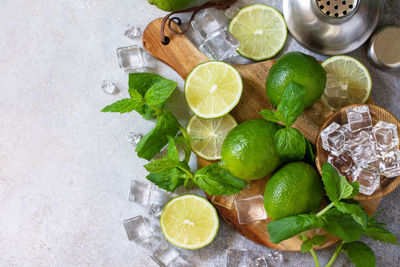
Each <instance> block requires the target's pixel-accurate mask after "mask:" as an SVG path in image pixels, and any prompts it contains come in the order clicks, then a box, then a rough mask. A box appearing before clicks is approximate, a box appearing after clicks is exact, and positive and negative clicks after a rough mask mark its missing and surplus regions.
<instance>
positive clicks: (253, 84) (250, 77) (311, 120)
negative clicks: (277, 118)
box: [143, 19, 380, 251]
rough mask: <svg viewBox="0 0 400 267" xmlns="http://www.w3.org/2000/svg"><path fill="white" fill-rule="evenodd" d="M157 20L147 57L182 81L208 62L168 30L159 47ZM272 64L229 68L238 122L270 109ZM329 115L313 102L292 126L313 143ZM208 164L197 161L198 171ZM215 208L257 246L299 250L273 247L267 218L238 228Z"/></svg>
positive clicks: (293, 244)
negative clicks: (239, 84)
mask: <svg viewBox="0 0 400 267" xmlns="http://www.w3.org/2000/svg"><path fill="white" fill-rule="evenodd" d="M161 21H162V19H156V20H154V21H152V22H151V23H150V24H149V25H148V26H147V28H146V30H145V31H144V32H143V47H144V48H145V49H146V50H147V52H149V53H150V54H151V55H153V56H154V57H156V58H158V59H159V60H161V61H163V62H164V63H166V64H168V65H169V66H170V67H172V68H173V69H174V70H175V71H176V72H177V73H178V74H179V75H180V76H181V77H182V78H183V79H186V77H187V76H188V75H189V73H190V72H191V71H192V69H193V68H194V67H196V66H197V65H198V64H200V63H202V62H205V61H208V60H209V59H208V58H207V57H206V56H205V55H204V54H203V53H201V52H200V51H199V50H198V49H197V47H196V46H194V45H193V44H192V42H191V41H190V40H189V39H188V38H187V37H186V36H185V35H176V34H174V33H173V32H172V31H170V30H169V29H168V27H166V29H165V34H166V35H167V36H168V37H169V39H170V42H169V44H168V45H163V44H162V43H161V42H160V27H161ZM172 27H175V28H176V29H179V26H178V25H176V24H175V23H172ZM274 62H275V61H274V60H267V61H263V62H259V63H254V64H248V65H233V66H234V67H235V68H236V69H237V70H238V71H239V73H240V76H241V77H242V80H243V93H242V97H241V100H240V102H239V104H238V105H237V106H236V107H235V108H234V109H233V110H232V112H231V114H232V115H233V116H234V117H235V119H236V120H237V122H238V123H241V122H243V121H246V120H250V119H254V118H260V117H261V116H260V114H259V112H260V111H261V110H262V109H273V107H272V105H271V103H270V102H269V100H268V98H267V95H266V92H265V82H266V79H267V76H268V72H269V70H270V68H271V66H272V65H273V63H274ZM331 114H332V111H330V110H329V109H328V108H327V107H326V106H325V105H324V104H323V103H322V102H321V101H317V103H315V104H314V105H313V106H312V107H311V108H309V109H308V110H305V111H304V112H303V114H302V115H300V116H299V118H298V119H297V120H296V122H295V123H294V124H293V127H294V128H296V129H298V130H299V131H301V132H302V134H303V135H304V136H305V137H306V138H307V139H308V140H310V141H311V142H312V143H313V144H315V141H316V139H317V135H318V131H319V128H320V126H321V125H322V124H323V123H324V122H325V120H326V119H327V118H328V117H329V116H330V115H331ZM210 163H211V162H208V161H205V160H203V159H201V158H198V165H199V168H201V167H204V166H205V165H206V164H210ZM267 181H268V178H264V179H261V180H257V181H251V182H250V186H249V188H246V189H245V190H243V191H242V192H240V193H239V194H238V195H237V198H239V199H241V198H247V197H251V196H255V195H260V194H263V192H264V188H265V184H266V183H267ZM208 198H209V199H210V200H211V199H212V196H208ZM379 202H380V198H376V199H373V200H368V201H361V204H362V205H363V206H364V208H365V209H366V210H367V212H368V213H369V214H371V213H373V212H374V211H375V210H376V208H377V207H378V205H379ZM214 205H215V204H214ZM215 207H216V209H217V210H218V213H219V215H220V216H221V218H222V219H223V220H224V221H225V222H226V223H228V224H229V225H230V226H231V227H232V228H233V229H234V230H235V231H237V232H238V233H240V234H241V235H243V236H244V237H246V238H248V239H250V240H252V241H254V242H256V243H258V244H260V245H263V246H266V247H270V248H274V249H279V250H287V251H299V250H300V245H301V241H300V240H299V239H298V238H297V237H294V238H291V239H288V240H285V241H283V242H281V243H280V244H273V243H272V242H271V241H270V240H269V234H268V231H267V224H268V223H269V222H270V221H271V220H270V219H267V220H262V221H257V222H252V223H248V224H243V225H240V224H239V223H238V219H237V213H236V210H235V209H234V208H230V209H227V208H224V207H221V206H218V205H215ZM317 232H318V234H321V233H323V232H322V230H317V231H308V232H307V234H308V235H310V236H311V235H313V234H315V233H317ZM327 236H328V237H329V239H328V241H327V242H326V243H325V244H324V245H323V246H321V247H318V248H325V247H328V246H330V245H332V244H334V243H336V242H337V241H338V240H339V239H338V238H336V237H333V236H330V235H327Z"/></svg>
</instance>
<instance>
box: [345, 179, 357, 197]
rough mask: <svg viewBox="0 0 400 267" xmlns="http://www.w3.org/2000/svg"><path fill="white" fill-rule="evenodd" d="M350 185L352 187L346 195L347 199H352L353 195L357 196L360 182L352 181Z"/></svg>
mask: <svg viewBox="0 0 400 267" xmlns="http://www.w3.org/2000/svg"><path fill="white" fill-rule="evenodd" d="M350 185H351V186H352V187H353V192H352V193H351V195H350V196H348V197H347V199H352V198H353V197H355V196H357V195H358V192H359V191H360V183H359V182H358V181H355V182H352V183H351V184H350Z"/></svg>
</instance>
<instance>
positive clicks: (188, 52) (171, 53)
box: [143, 18, 209, 79]
mask: <svg viewBox="0 0 400 267" xmlns="http://www.w3.org/2000/svg"><path fill="white" fill-rule="evenodd" d="M161 22H162V18H159V19H156V20H153V21H152V22H150V24H149V25H148V26H147V28H146V29H145V31H144V32H143V47H144V48H145V49H146V50H147V51H148V52H149V53H150V54H151V55H152V56H153V57H155V58H157V59H159V60H161V61H162V62H164V63H166V64H168V65H169V66H170V67H172V68H173V69H174V70H175V71H176V72H177V73H178V74H179V75H180V76H181V77H182V78H183V79H186V77H187V76H188V75H189V73H190V72H191V71H192V70H193V68H194V67H196V66H197V65H198V64H200V63H202V62H205V61H208V60H209V58H208V57H207V56H205V55H204V54H203V53H201V52H200V51H199V50H198V49H197V47H196V46H195V45H194V44H193V43H192V42H191V41H190V40H189V39H188V38H187V37H186V36H185V35H184V34H183V35H178V34H176V33H174V32H172V31H171V30H170V29H169V28H168V26H166V27H165V36H167V37H168V38H169V40H170V41H169V43H168V44H167V45H164V44H163V43H161V38H160V29H161ZM171 25H172V27H174V29H176V30H177V31H179V30H180V28H179V26H178V25H177V24H176V23H172V24H171Z"/></svg>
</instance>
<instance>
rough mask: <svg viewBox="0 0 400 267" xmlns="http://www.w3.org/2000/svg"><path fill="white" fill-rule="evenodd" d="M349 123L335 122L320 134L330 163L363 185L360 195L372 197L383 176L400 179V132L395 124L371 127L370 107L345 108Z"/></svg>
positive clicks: (382, 122) (385, 123)
mask: <svg viewBox="0 0 400 267" xmlns="http://www.w3.org/2000/svg"><path fill="white" fill-rule="evenodd" d="M346 115H347V121H348V123H347V124H344V125H339V124H338V123H336V122H333V123H332V124H330V125H329V126H328V127H326V128H325V129H324V130H323V131H322V132H321V140H322V146H323V148H324V149H325V150H326V151H329V152H330V155H329V156H328V162H329V163H330V164H332V165H333V166H334V167H335V168H336V169H337V170H338V171H339V173H341V174H342V175H345V176H347V177H351V178H352V181H353V182H354V181H358V182H359V183H360V192H361V193H363V194H365V195H371V194H372V193H374V191H375V190H376V189H377V188H378V186H379V184H380V176H381V175H382V176H386V177H388V178H394V177H397V176H400V151H399V150H398V149H397V148H396V147H397V146H398V144H399V138H398V130H397V126H396V125H395V124H391V123H387V122H384V121H379V122H378V123H377V124H376V125H375V126H373V125H372V119H371V114H370V111H369V108H368V106H366V105H362V106H357V107H353V108H348V109H346Z"/></svg>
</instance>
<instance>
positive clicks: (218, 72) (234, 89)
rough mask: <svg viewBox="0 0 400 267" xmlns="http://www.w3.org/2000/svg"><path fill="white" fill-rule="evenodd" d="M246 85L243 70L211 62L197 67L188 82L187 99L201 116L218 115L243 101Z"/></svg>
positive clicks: (192, 108) (219, 62)
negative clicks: (241, 75) (244, 86)
mask: <svg viewBox="0 0 400 267" xmlns="http://www.w3.org/2000/svg"><path fill="white" fill-rule="evenodd" d="M242 90H243V84H242V78H241V77H240V74H239V72H238V71H237V70H236V69H235V68H233V67H232V66H231V65H229V64H226V63H224V62H221V61H208V62H205V63H202V64H200V65H198V66H197V67H195V68H194V69H193V70H192V72H191V73H190V74H189V76H188V77H187V79H186V82H185V98H186V101H187V103H188V105H189V107H190V109H191V110H192V111H193V112H194V114H196V115H197V116H199V117H201V118H218V117H222V116H224V115H226V114H228V113H229V111H231V110H232V109H233V108H234V107H235V106H236V105H237V103H238V102H239V100H240V97H241V95H242Z"/></svg>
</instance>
